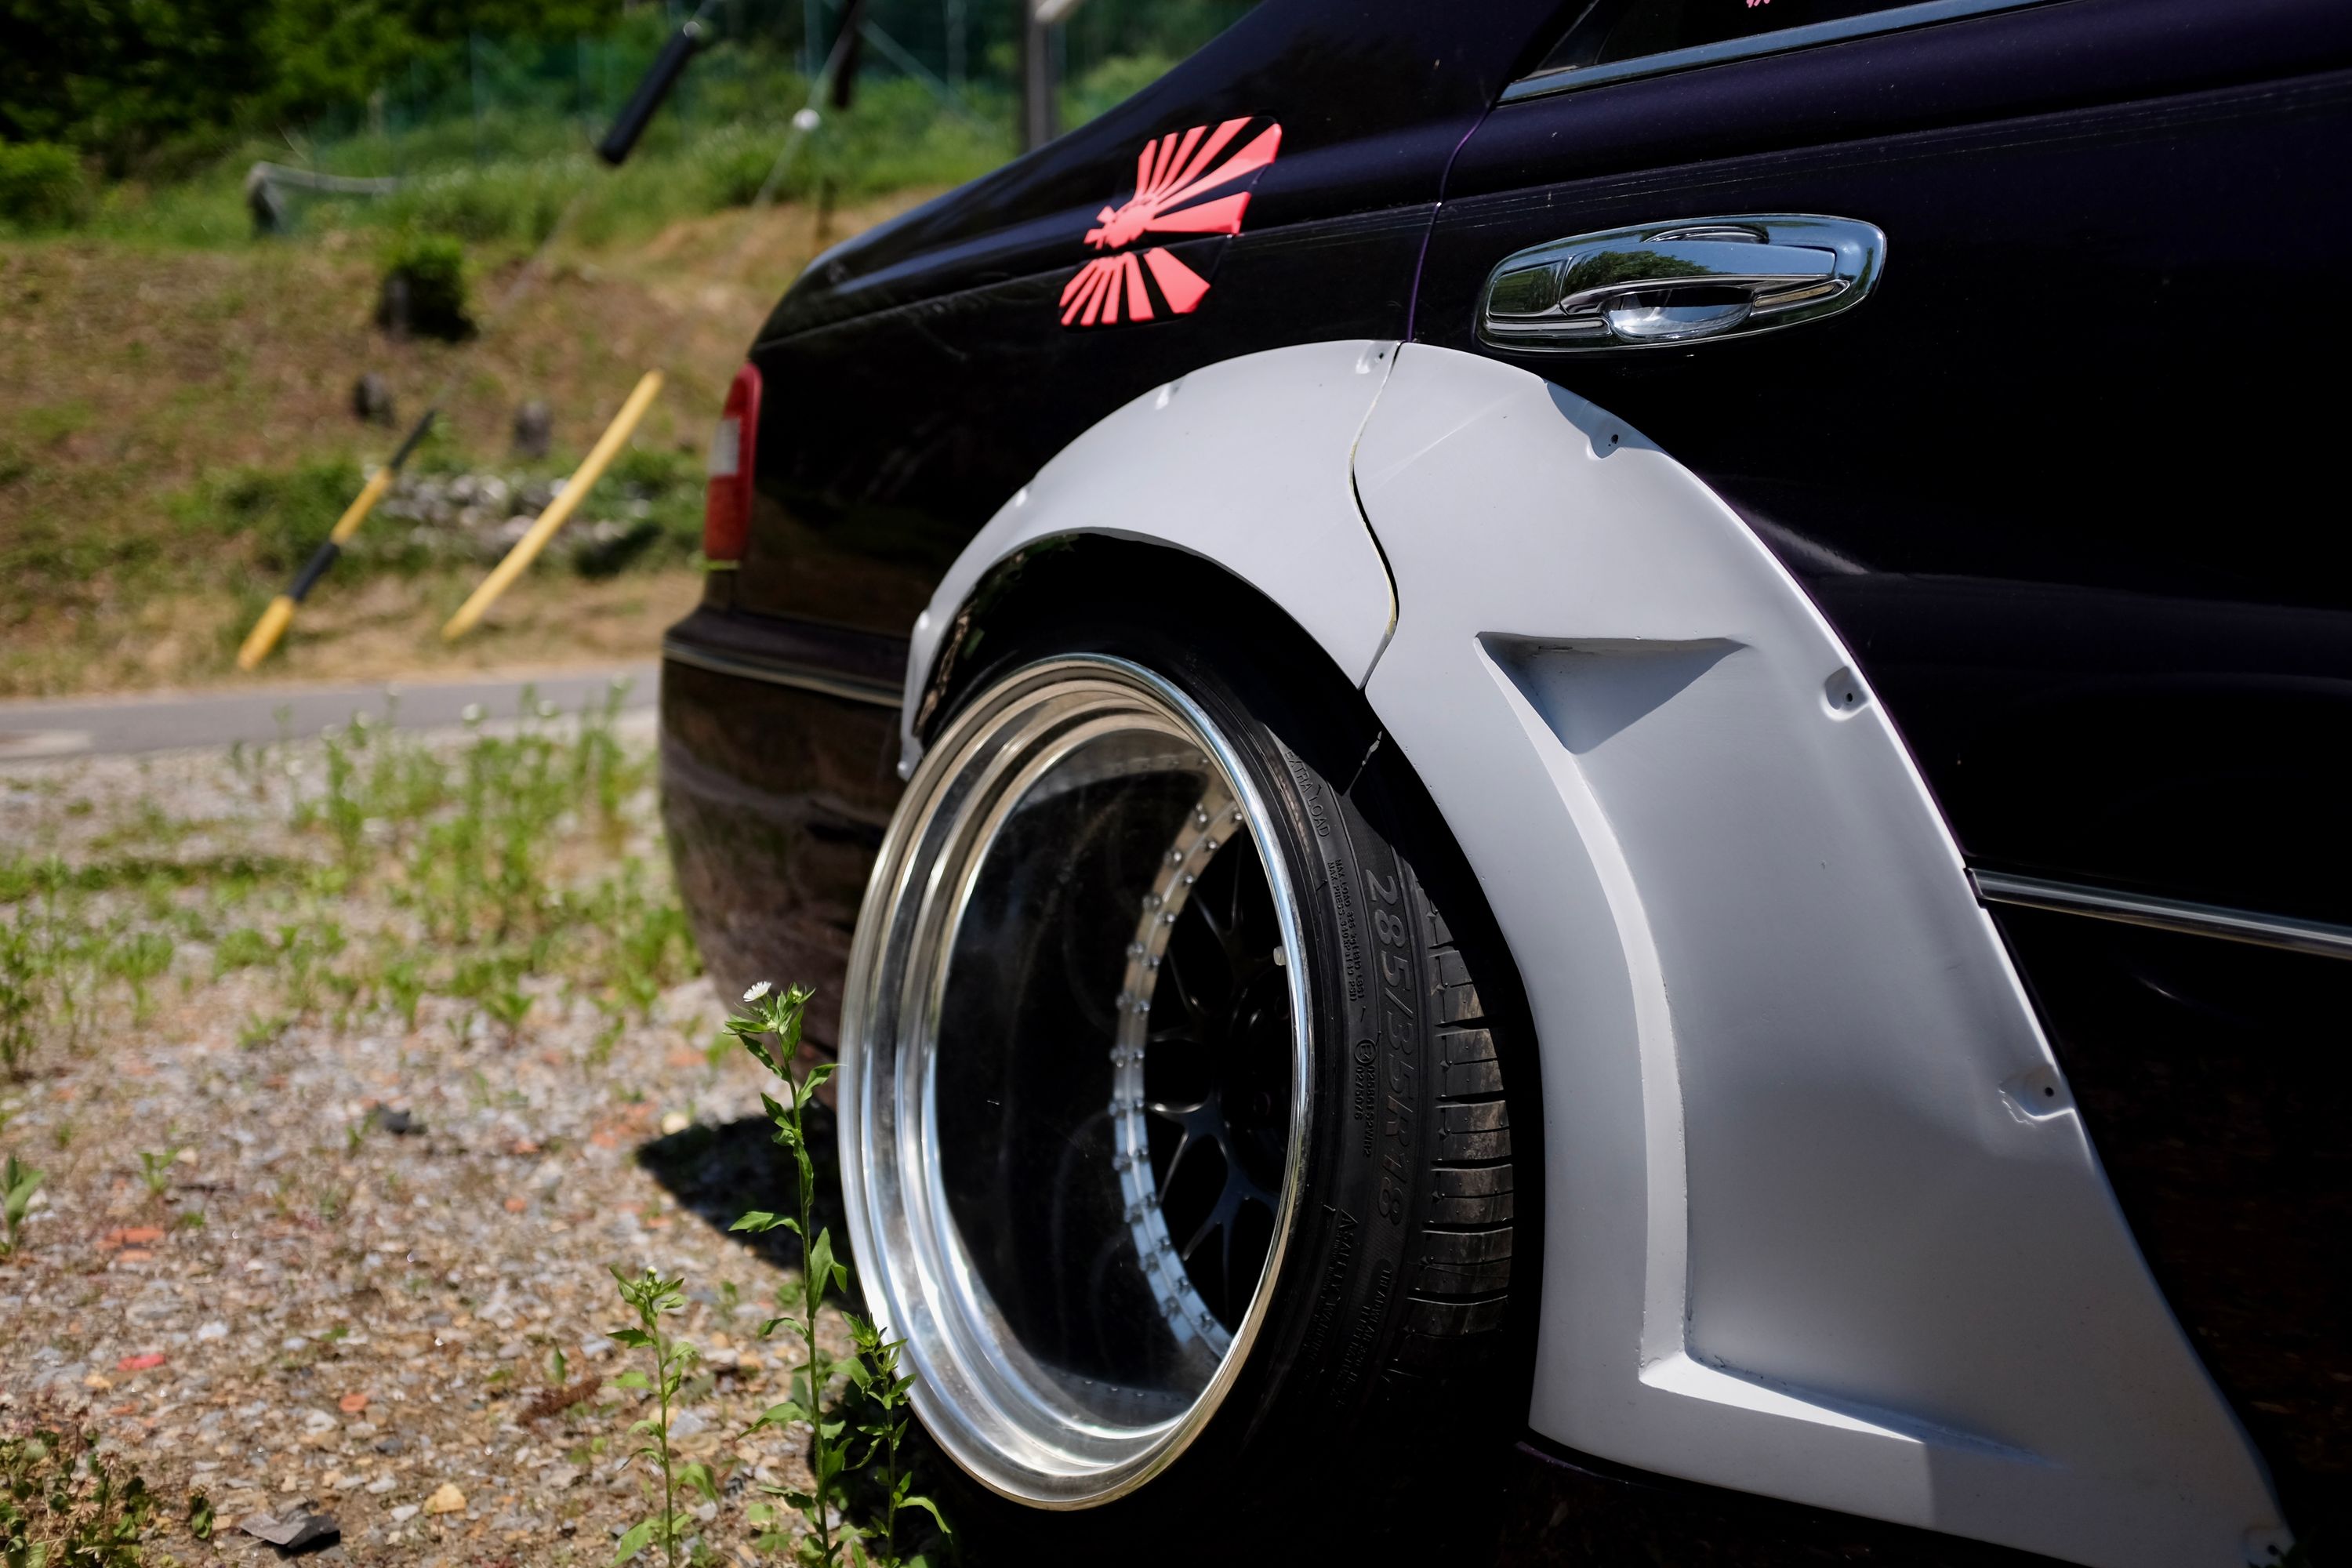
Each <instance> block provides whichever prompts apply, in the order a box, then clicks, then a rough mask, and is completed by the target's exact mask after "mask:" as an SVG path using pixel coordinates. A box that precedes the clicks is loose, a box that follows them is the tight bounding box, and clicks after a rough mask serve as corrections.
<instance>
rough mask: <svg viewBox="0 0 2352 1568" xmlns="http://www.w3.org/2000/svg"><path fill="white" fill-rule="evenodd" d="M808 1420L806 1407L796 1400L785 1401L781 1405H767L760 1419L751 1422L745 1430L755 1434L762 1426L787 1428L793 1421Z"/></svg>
mask: <svg viewBox="0 0 2352 1568" xmlns="http://www.w3.org/2000/svg"><path fill="white" fill-rule="evenodd" d="M808 1418H809V1414H808V1408H807V1406H805V1405H803V1404H802V1403H801V1402H800V1401H799V1400H797V1399H787V1400H785V1401H784V1402H783V1403H782V1404H781V1405H769V1406H768V1408H767V1409H766V1410H764V1411H762V1412H761V1415H760V1418H759V1419H758V1420H757V1421H754V1422H752V1423H751V1426H749V1427H747V1428H745V1430H746V1431H747V1432H756V1431H758V1430H759V1429H760V1428H761V1427H762V1426H791V1425H792V1424H793V1422H795V1421H805V1420H807V1419H808Z"/></svg>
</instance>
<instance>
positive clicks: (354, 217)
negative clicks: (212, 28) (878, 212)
mask: <svg viewBox="0 0 2352 1568" xmlns="http://www.w3.org/2000/svg"><path fill="white" fill-rule="evenodd" d="M713 63H714V62H712V61H705V62H703V63H702V65H700V66H698V70H699V69H703V68H708V67H709V66H710V65H711V64H713ZM1114 63H1115V64H1116V65H1118V67H1119V69H1118V70H1116V71H1114V70H1111V69H1110V68H1105V71H1104V72H1097V75H1096V77H1092V78H1089V82H1090V83H1092V82H1097V79H1099V82H1100V83H1102V84H1108V85H1097V86H1095V87H1092V88H1087V87H1084V86H1082V87H1081V89H1077V90H1076V92H1075V93H1074V97H1073V104H1074V106H1076V105H1077V104H1082V103H1085V104H1091V103H1094V102H1095V101H1096V100H1099V99H1101V98H1103V97H1104V95H1105V94H1106V92H1108V91H1113V90H1116V89H1117V88H1118V86H1119V85H1120V84H1122V83H1123V82H1125V81H1126V80H1127V79H1129V78H1130V77H1133V76H1135V75H1137V74H1138V71H1137V69H1136V68H1134V66H1133V64H1132V63H1131V62H1125V61H1121V62H1114ZM1142 69H1144V70H1148V71H1150V74H1155V75H1156V74H1157V69H1158V67H1157V64H1156V63H1147V64H1145V65H1144V66H1143V67H1142ZM1145 79H1149V78H1148V77H1146V78H1145ZM1121 96H1123V94H1121ZM806 98H807V86H806V83H805V82H804V81H803V79H801V78H799V77H798V76H797V75H795V74H793V73H792V72H790V71H787V70H774V71H770V72H763V73H753V74H752V75H751V76H749V77H747V78H746V79H744V80H743V81H741V82H740V83H739V84H737V85H736V86H735V88H734V89H733V90H730V91H727V92H711V93H706V94H705V95H704V98H703V102H702V104H701V106H700V111H699V112H698V114H697V115H696V116H695V117H693V118H692V119H689V120H687V121H683V122H681V121H680V120H679V118H678V117H677V116H675V115H673V116H670V117H667V118H665V119H663V120H660V121H656V123H655V125H654V126H653V127H652V129H651V130H650V131H648V132H647V133H646V139H645V141H644V142H642V143H640V144H639V147H638V149H637V151H636V153H635V155H634V156H633V157H632V158H631V159H630V161H629V163H627V164H626V165H625V166H624V167H622V168H621V169H619V170H617V171H615V170H608V169H606V168H605V167H604V165H603V164H601V163H598V162H597V161H596V160H595V158H594V156H593V153H591V151H590V147H591V144H592V142H593V136H594V131H595V128H594V127H590V126H586V125H583V123H582V122H581V121H578V120H576V119H574V118H572V117H571V116H568V115H562V114H557V113H554V112H551V111H549V110H492V111H490V112H488V113H486V114H484V115H483V116H481V117H480V118H479V119H478V120H477V119H474V118H473V117H470V116H468V117H465V118H461V119H453V120H447V121H436V122H431V123H427V124H425V125H421V126H417V127H415V128H412V129H408V130H404V131H399V132H385V133H382V134H374V133H362V134H359V135H354V136H351V137H349V138H346V139H344V140H341V141H339V142H333V143H331V144H324V145H320V146H317V147H315V148H312V149H311V150H310V152H311V156H310V158H309V159H307V160H306V159H305V158H304V157H302V156H301V155H300V154H299V153H296V152H294V151H291V150H289V147H288V146H287V145H286V143H285V142H283V141H278V140H260V139H256V140H254V141H251V142H243V143H240V144H237V145H236V146H234V147H232V148H230V149H229V150H228V151H226V152H225V153H222V154H220V155H219V156H218V157H216V158H215V159H213V160H212V161H210V162H209V163H204V164H202V165H200V166H199V167H197V168H195V169H194V171H192V172H190V173H188V174H185V175H184V176H183V177H179V178H174V179H171V180H166V181H149V180H135V179H134V180H125V181H121V182H118V183H115V184H110V185H108V186H106V187H104V188H103V189H100V190H99V191H97V192H95V193H93V194H89V195H84V196H81V197H79V198H78V199H77V200H76V201H75V202H74V203H72V204H70V205H60V204H58V203H44V204H40V205H35V204H31V203H29V202H28V203H27V204H26V205H25V207H24V212H25V214H26V216H23V217H19V218H16V219H13V220H12V219H10V218H8V217H7V216H5V214H0V234H5V233H8V232H12V231H13V232H17V233H36V232H54V231H57V230H58V229H64V228H70V229H73V230H76V231H78V232H79V234H81V235H82V236H84V237H89V238H93V239H102V240H107V241H112V242H116V243H121V244H127V245H133V246H164V247H202V248H214V247H237V246H243V245H249V244H255V243H265V242H263V241H257V240H256V239H255V237H254V236H253V226H252V219H251V217H250V216H249V215H248V214H247V210H246V206H245V201H244V195H243V188H244V182H245V175H246V171H247V169H248V168H249V167H251V165H252V164H253V163H256V162H257V161H264V160H267V161H268V162H272V163H285V164H289V165H298V166H299V165H303V164H305V163H307V164H308V166H310V167H314V168H316V169H318V170H319V171H320V172H321V173H325V174H355V175H363V176H376V175H386V174H389V175H394V176H397V177H398V178H399V179H400V180H401V181H402V182H403V183H402V185H401V188H400V189H399V190H398V191H397V192H396V193H395V194H394V195H390V196H382V197H364V196H337V195H311V194H301V193H295V194H291V195H290V197H289V199H290V201H291V204H292V207H291V210H292V213H293V218H294V232H295V234H296V236H298V237H299V236H303V235H310V236H313V237H315V236H318V235H321V234H325V233H330V232H332V231H335V230H345V231H354V232H369V231H400V230H412V231H415V232H420V233H426V234H440V235H448V236H451V237H456V238H458V239H462V240H464V241H466V242H467V243H468V244H470V245H478V246H501V245H503V246H511V247H527V246H529V245H531V244H535V243H537V242H538V241H539V240H540V239H541V238H543V237H545V236H546V235H547V233H548V231H549V230H550V229H551V228H552V227H553V226H554V225H555V222H556V218H557V216H558V215H559V214H561V213H562V211H563V209H564V207H565V206H566V205H567V204H568V203H570V202H571V201H572V198H573V197H575V196H582V197H583V200H582V202H581V205H580V209H579V211H578V212H577V213H576V214H575V215H574V216H573V219H572V224H573V227H572V236H573V237H575V238H577V239H578V240H579V241H580V242H581V243H583V244H587V245H592V246H593V245H604V244H612V243H617V242H622V241H625V240H628V239H631V238H637V237H644V236H646V235H648V234H652V233H655V232H658V231H659V230H660V229H662V228H664V227H666V226H668V225H670V224H672V223H675V222H677V221H678V220H679V219H681V218H688V217H695V216H701V215H703V214H707V213H713V212H719V211H723V210H725V209H727V208H730V207H739V206H742V205H746V204H748V203H749V202H750V201H751V199H752V198H753V196H754V195H756V194H757V193H758V191H759V190H760V188H761V184H762V183H763V182H764V181H765V180H766V179H767V177H768V174H769V171H770V169H771V168H772V165H773V164H774V163H775V161H776V158H777V154H778V153H779V152H780V151H781V150H782V147H783V144H784V142H785V138H786V136H787V133H788V129H789V126H790V122H791V118H792V115H793V110H797V109H798V108H800V107H801V105H802V104H803V102H804V101H805V100H806ZM1109 101H1113V102H1115V101H1117V99H1116V98H1112V99H1110V100H1109ZM1012 124H1013V106H1012V103H1011V100H1009V99H1007V98H1005V97H1004V96H1003V94H1002V93H991V94H987V95H984V96H982V97H980V98H978V99H976V100H974V102H973V106H972V109H971V112H970V113H969V114H958V113H955V112H952V111H950V110H946V109H944V108H943V107H942V106H941V104H940V100H938V99H937V98H936V97H935V96H934V95H933V94H932V93H931V92H930V90H929V89H927V88H926V87H924V86H923V84H921V83H920V82H917V81H911V80H906V79H883V80H876V81H869V82H866V83H864V84H862V85H861V86H860V89H859V90H858V94H857V98H856V102H855V103H854V105H853V106H852V107H851V108H850V109H849V110H847V111H845V112H843V113H838V114H836V113H834V112H832V111H830V110H827V111H826V114H825V119H824V123H823V124H822V125H821V126H820V127H819V128H818V130H817V131H816V132H814V133H813V134H812V135H810V136H808V137H807V138H806V139H805V141H804V142H803V144H802V145H801V146H800V148H799V149H798V150H797V152H796V153H795V154H794V156H793V159H792V161H791V163H790V164H789V165H788V166H787V168H786V170H785V172H784V175H783V177H782V179H781V180H780V181H779V183H778V186H777V190H776V199H778V200H782V201H809V200H814V199H816V198H817V197H818V196H819V195H820V194H823V195H825V196H826V197H827V198H828V199H832V200H838V201H850V200H856V199H860V198H863V197H867V196H873V195H885V194H887V193H890V192H893V191H899V190H905V189H908V188H910V187H920V186H931V185H940V186H945V185H953V184H961V183H962V182H964V181H966V180H969V179H971V178H973V177H974V176H976V175H979V174H985V173H986V172H987V171H988V170H990V169H992V168H994V167H995V166H996V165H997V164H999V163H1003V162H1004V161H1005V160H1006V159H1007V158H1008V157H1010V156H1011V155H1012V153H1013V134H1012Z"/></svg>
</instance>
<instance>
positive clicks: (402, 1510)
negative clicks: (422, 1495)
mask: <svg viewBox="0 0 2352 1568" xmlns="http://www.w3.org/2000/svg"><path fill="white" fill-rule="evenodd" d="M420 1511H421V1510H419V1509H418V1508H417V1506H416V1505H415V1503H413V1502H404V1503H402V1504H401V1505H400V1506H399V1507H398V1508H395V1509H394V1510H392V1522H393V1523H394V1524H406V1523H407V1522H408V1521H410V1520H412V1519H415V1517H416V1516H417V1514H418V1513H419V1512H420Z"/></svg>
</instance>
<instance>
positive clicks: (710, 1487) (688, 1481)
mask: <svg viewBox="0 0 2352 1568" xmlns="http://www.w3.org/2000/svg"><path fill="white" fill-rule="evenodd" d="M677 1479H678V1482H679V1484H680V1485H682V1486H689V1487H692V1488H693V1489H695V1490H696V1491H698V1492H700V1493H701V1494H702V1495H703V1496H704V1497H706V1498H709V1500H711V1501H712V1502H717V1501H718V1500H719V1483H718V1482H717V1481H716V1480H713V1479H711V1475H710V1467H709V1465H706V1464H704V1463H702V1461H700V1460H699V1459H694V1460H689V1461H688V1462H687V1463H686V1464H684V1465H682V1466H680V1467H679V1468H678V1472H677Z"/></svg>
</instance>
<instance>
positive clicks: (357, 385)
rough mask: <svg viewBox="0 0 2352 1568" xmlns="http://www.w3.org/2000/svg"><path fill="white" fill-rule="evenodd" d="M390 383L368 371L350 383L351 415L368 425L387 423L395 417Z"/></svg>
mask: <svg viewBox="0 0 2352 1568" xmlns="http://www.w3.org/2000/svg"><path fill="white" fill-rule="evenodd" d="M396 406H397V405H395V404H394V401H393V396H392V384H391V383H390V382H388V381H386V380H384V378H383V377H382V376H380V375H378V374H376V373H375V372H373V371H370V372H368V373H367V374H365V375H363V376H362V377H360V378H359V380H358V381H356V382H354V383H352V418H354V419H358V420H362V421H364V422H365V423H367V424H370V425H389V424H391V423H392V422H393V420H394V418H395V417H396V415H395V414H394V409H395V407H396Z"/></svg>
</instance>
